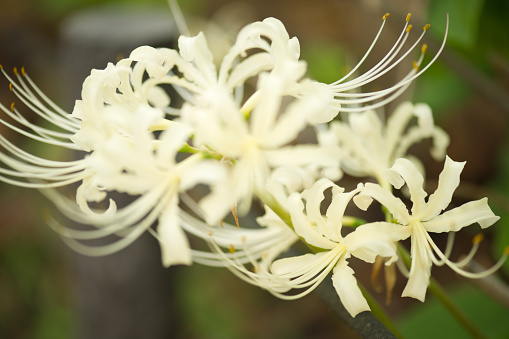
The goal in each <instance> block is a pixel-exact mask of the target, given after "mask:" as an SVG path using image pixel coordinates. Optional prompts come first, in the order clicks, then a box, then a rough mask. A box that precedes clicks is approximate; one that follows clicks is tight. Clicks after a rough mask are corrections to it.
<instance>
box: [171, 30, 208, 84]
mask: <svg viewBox="0 0 509 339" xmlns="http://www.w3.org/2000/svg"><path fill="white" fill-rule="evenodd" d="M178 45H179V50H180V55H182V58H183V59H184V60H186V61H190V62H193V63H194V64H195V65H196V68H198V70H199V71H200V73H201V75H202V76H203V77H204V78H205V79H206V80H207V83H208V84H209V85H212V84H213V83H215V81H216V79H217V77H216V67H215V65H214V62H213V56H212V53H211V52H210V50H209V47H208V45H207V39H206V38H205V35H203V32H200V33H199V34H198V35H197V36H195V37H186V36H183V35H181V36H180V37H179V40H178Z"/></svg>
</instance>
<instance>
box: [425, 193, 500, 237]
mask: <svg viewBox="0 0 509 339" xmlns="http://www.w3.org/2000/svg"><path fill="white" fill-rule="evenodd" d="M498 219H500V217H498V216H496V215H495V213H493V211H492V210H491V208H490V207H489V206H488V198H483V199H480V200H476V201H470V202H467V203H465V204H463V205H461V206H459V207H456V208H454V209H452V210H450V211H447V212H444V213H442V214H441V215H439V216H436V217H435V218H433V219H431V220H429V221H425V222H423V223H422V224H423V225H424V227H425V228H426V230H427V231H428V232H435V233H440V232H457V231H459V230H460V229H462V228H463V227H465V226H468V225H471V224H473V223H476V222H477V223H479V225H481V227H482V228H486V227H489V226H491V225H493V224H494V223H495V222H497V220H498Z"/></svg>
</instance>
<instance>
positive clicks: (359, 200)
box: [353, 194, 373, 211]
mask: <svg viewBox="0 0 509 339" xmlns="http://www.w3.org/2000/svg"><path fill="white" fill-rule="evenodd" d="M353 201H354V203H355V205H357V207H358V208H360V209H361V210H363V211H366V210H367V209H368V207H369V206H371V203H372V202H373V198H372V197H370V196H368V195H362V194H359V195H356V196H355V197H353Z"/></svg>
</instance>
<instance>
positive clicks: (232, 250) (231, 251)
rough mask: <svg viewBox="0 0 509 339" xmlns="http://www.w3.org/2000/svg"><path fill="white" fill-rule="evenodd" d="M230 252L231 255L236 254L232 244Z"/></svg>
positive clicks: (229, 247) (229, 248)
mask: <svg viewBox="0 0 509 339" xmlns="http://www.w3.org/2000/svg"><path fill="white" fill-rule="evenodd" d="M228 251H230V253H231V254H233V253H235V247H233V245H231V244H230V246H228Z"/></svg>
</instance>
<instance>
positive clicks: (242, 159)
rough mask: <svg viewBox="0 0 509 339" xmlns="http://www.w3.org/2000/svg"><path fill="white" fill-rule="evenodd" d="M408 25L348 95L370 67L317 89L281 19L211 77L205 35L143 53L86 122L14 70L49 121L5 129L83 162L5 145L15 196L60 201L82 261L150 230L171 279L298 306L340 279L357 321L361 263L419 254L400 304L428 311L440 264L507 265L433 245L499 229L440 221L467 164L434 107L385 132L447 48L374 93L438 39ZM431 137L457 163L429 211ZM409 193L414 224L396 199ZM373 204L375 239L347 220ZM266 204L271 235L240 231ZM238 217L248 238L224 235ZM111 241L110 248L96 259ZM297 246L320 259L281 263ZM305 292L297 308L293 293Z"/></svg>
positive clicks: (3, 170)
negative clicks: (241, 284) (405, 243)
mask: <svg viewBox="0 0 509 339" xmlns="http://www.w3.org/2000/svg"><path fill="white" fill-rule="evenodd" d="M387 16H388V15H385V16H384V17H383V21H382V26H381V28H380V32H379V33H378V35H377V38H375V41H374V42H373V45H372V46H371V47H370V49H369V50H368V53H366V56H367V54H369V52H370V51H371V49H372V48H373V46H374V45H375V42H376V40H377V39H378V36H379V35H380V33H381V31H382V29H383V27H384V25H385V22H386V19H387ZM409 19H410V16H408V17H407V20H406V23H405V26H404V28H403V30H402V33H401V36H400V37H399V38H398V39H397V41H396V42H395V44H394V46H393V47H392V48H391V50H390V52H389V53H388V54H387V55H386V56H385V57H384V58H383V59H382V60H380V62H378V63H377V64H376V65H375V66H373V67H372V68H371V69H369V70H368V71H366V72H365V73H363V74H361V75H359V76H357V77H355V78H353V79H350V78H351V77H352V76H353V75H354V74H356V72H357V70H358V69H359V67H360V65H361V63H362V62H363V61H364V60H365V59H366V56H365V57H364V58H362V60H361V62H360V63H359V64H358V65H357V66H356V67H355V68H354V69H353V70H352V72H351V73H350V74H348V75H347V76H345V77H344V78H342V79H340V80H338V81H336V82H334V83H332V84H324V83H320V82H318V81H314V80H312V79H309V78H307V77H306V63H305V62H304V61H302V60H300V59H299V54H300V47H299V41H298V40H297V38H295V37H293V38H290V36H289V34H288V33H287V31H286V29H285V27H284V25H283V24H282V23H281V22H280V21H279V20H277V19H274V18H268V19H265V20H263V21H262V22H255V23H252V24H249V25H247V26H246V27H244V28H243V29H242V30H241V31H240V32H239V33H238V36H237V39H236V41H235V43H234V44H233V46H232V47H231V48H230V50H229V51H228V53H227V54H226V55H224V57H223V58H222V62H221V64H220V65H215V64H214V62H213V56H212V53H211V51H210V50H209V47H208V45H207V40H206V37H205V35H204V34H203V33H200V34H198V35H196V36H193V37H188V36H181V37H180V38H179V40H178V50H175V49H168V48H152V47H149V46H142V47H139V48H137V49H135V50H134V51H132V53H131V54H130V56H129V57H128V58H126V59H123V60H120V61H119V62H117V63H116V64H108V65H107V67H106V68H105V69H103V70H93V71H92V73H91V74H90V76H89V77H88V78H87V79H86V80H85V82H84V84H83V90H82V96H81V99H80V100H78V101H76V105H75V107H74V110H73V111H72V114H68V113H67V112H65V111H63V110H61V109H60V108H58V107H57V106H56V105H55V104H54V103H53V102H52V101H51V100H49V99H48V98H47V97H46V96H45V95H44V94H43V93H42V92H41V91H40V90H39V89H38V87H37V86H36V85H35V84H34V83H33V82H32V80H31V79H30V77H28V75H27V74H26V73H25V71H24V69H22V70H21V72H17V71H16V70H15V72H14V73H15V77H11V76H9V74H8V73H7V72H5V71H4V70H3V69H2V72H3V73H4V75H5V76H6V77H7V78H8V80H9V81H10V82H11V90H12V91H13V92H14V93H15V95H16V96H17V97H18V98H19V100H21V101H22V102H23V103H24V104H26V105H27V106H28V108H29V109H30V110H32V111H33V112H35V113H36V114H38V115H39V116H40V118H41V119H43V120H45V121H46V123H45V124H44V126H39V125H35V124H33V123H32V122H30V121H29V120H28V119H26V118H25V117H24V116H23V115H22V114H21V113H20V112H19V111H18V109H17V108H16V107H15V106H14V105H12V106H11V107H10V108H9V107H5V106H3V105H0V109H2V111H3V112H4V113H5V114H6V115H8V116H9V117H10V119H11V120H13V121H14V122H9V121H8V120H5V119H0V122H1V123H2V124H4V125H6V126H8V127H9V128H11V129H12V130H14V131H16V132H18V133H21V134H23V135H24V136H26V137H28V138H31V139H34V140H36V141H38V142H41V143H44V144H48V145H53V146H56V147H62V148H66V149H69V150H73V151H77V153H79V154H80V155H81V157H79V159H78V160H73V161H56V160H49V159H45V158H42V157H39V156H37V155H34V154H31V153H29V152H27V151H25V150H23V149H21V148H20V147H18V146H16V145H15V144H13V143H12V142H10V141H9V140H8V139H6V138H5V137H3V136H0V146H1V147H2V148H3V152H2V153H0V162H1V163H2V166H3V167H0V180H1V181H4V182H6V183H9V184H13V185H18V186H23V187H30V188H36V189H40V190H41V191H42V192H43V193H44V194H45V195H46V196H48V197H49V198H50V199H51V200H52V201H53V202H54V203H55V205H56V206H57V207H58V208H59V210H60V211H61V212H62V213H63V214H64V215H66V216H67V217H68V218H70V219H72V220H73V221H74V223H73V224H74V225H75V226H77V227H73V226H69V227H66V226H64V225H63V224H62V223H61V222H59V221H57V219H55V218H53V217H52V216H47V222H48V223H49V224H50V225H51V226H52V227H53V228H54V229H55V231H56V232H58V233H59V234H60V235H61V236H62V238H63V239H64V240H65V241H66V242H67V243H68V244H69V245H70V246H71V247H72V248H74V249H75V250H77V251H79V252H81V253H84V254H87V255H96V256H97V255H106V254H109V253H113V252H115V251H119V250H121V249H122V248H124V247H126V246H128V245H129V244H131V243H132V242H133V241H135V240H136V239H137V238H138V237H139V236H140V235H141V234H142V233H144V232H145V231H148V232H150V233H151V234H153V235H154V237H156V238H157V239H158V241H159V243H160V247H161V258H162V263H163V265H164V266H171V265H177V264H185V265H191V264H192V263H193V262H196V263H201V264H206V265H212V266H224V267H227V268H229V269H230V270H231V271H232V272H234V273H235V274H236V275H238V276H239V277H241V278H242V279H244V280H246V281H248V282H250V283H252V284H255V285H258V286H260V287H262V288H265V289H267V290H269V291H270V292H271V293H273V294H274V295H277V296H279V297H281V298H290V299H292V298H298V297H300V296H303V295H305V294H307V293H309V292H311V291H312V290H313V289H314V288H315V287H316V286H317V285H318V284H320V283H321V282H322V280H323V279H324V278H325V277H326V276H327V275H329V274H330V273H332V283H333V285H334V287H335V289H336V291H337V293H338V295H339V297H340V299H341V301H342V302H343V304H344V305H345V307H346V309H347V310H348V311H349V312H350V314H351V315H352V316H355V315H356V314H358V313H359V312H362V311H366V310H369V306H368V303H367V302H366V300H365V299H364V296H363V294H362V292H361V289H360V288H359V286H358V285H357V281H356V279H355V277H354V271H353V269H352V268H350V267H349V266H348V260H349V258H350V257H352V256H354V257H356V258H358V259H361V260H363V261H365V262H368V263H374V262H375V261H376V260H378V259H379V258H382V259H383V260H384V262H385V264H386V265H393V264H395V263H400V262H401V258H400V256H398V253H399V252H398V242H399V241H401V240H404V239H407V238H410V239H411V250H410V251H411V264H410V267H409V269H405V268H404V267H403V266H404V265H400V266H402V270H403V271H404V273H405V274H406V275H407V276H408V283H407V285H406V288H405V290H404V292H403V296H410V297H414V298H417V299H420V300H424V296H425V293H426V288H427V285H428V281H429V277H430V271H431V265H432V264H435V265H442V264H447V265H449V266H450V267H451V268H453V269H454V270H455V271H457V272H459V273H461V274H463V275H465V276H469V277H476V276H484V275H486V274H489V273H491V272H492V271H493V270H495V269H496V268H497V267H498V266H499V265H500V264H498V265H495V266H494V267H493V268H492V269H490V270H488V271H486V272H483V273H479V274H473V273H469V272H467V271H465V270H464V269H463V268H462V267H463V266H464V265H465V263H466V262H468V260H470V258H471V257H472V256H473V255H474V253H475V250H476V249H477V246H478V245H477V244H476V245H474V247H473V250H472V252H471V253H470V255H469V256H468V257H467V259H466V260H463V261H462V262H459V263H454V262H452V261H451V260H450V259H449V255H450V249H447V250H446V251H445V253H443V252H442V251H441V250H440V249H439V248H438V247H437V246H436V245H435V243H434V241H433V239H432V238H431V237H430V235H429V234H430V232H431V233H432V232H456V231H458V230H459V229H461V228H463V227H465V226H467V225H470V224H472V223H479V224H480V225H481V227H482V228H485V227H488V226H490V225H492V224H493V223H494V222H495V221H496V220H497V219H498V217H497V216H495V215H494V214H493V212H492V211H491V210H490V208H489V207H488V205H487V201H486V199H481V200H478V201H473V202H469V203H466V204H464V205H462V206H460V207H456V208H453V209H451V210H448V211H446V212H443V211H444V210H445V209H446V208H447V207H448V205H449V204H450V203H451V200H452V195H453V193H454V190H455V189H456V187H457V186H458V184H459V175H460V173H461V170H462V169H463V166H464V163H460V162H455V161H453V160H451V159H450V158H448V157H446V155H445V153H446V152H445V150H446V147H447V145H448V142H449V140H448V137H447V135H446V134H445V132H444V131H443V130H441V129H440V128H439V127H436V126H435V125H434V122H433V118H432V114H431V110H430V108H429V107H428V106H427V105H425V104H412V103H410V102H405V103H403V104H401V105H400V106H399V107H398V108H397V109H396V110H395V112H394V113H393V114H392V115H391V116H390V117H389V118H388V119H387V121H386V122H385V121H384V120H385V119H382V118H381V116H380V115H378V114H377V113H376V112H375V110H374V109H376V108H379V107H381V106H383V105H385V104H386V103H388V102H390V101H392V100H393V99H394V98H395V97H397V96H398V95H399V94H400V93H401V92H402V91H403V90H405V89H406V88H407V87H408V86H409V85H410V83H411V81H412V80H414V79H415V78H416V77H418V76H419V75H420V74H421V73H422V72H423V71H424V70H425V69H426V68H427V67H429V66H430V65H431V63H432V62H433V61H434V60H435V59H436V58H437V57H438V54H439V53H440V51H441V49H442V48H443V44H442V47H441V49H440V50H439V51H438V53H437V54H436V56H435V57H434V58H433V60H432V61H431V62H430V63H428V64H427V65H426V66H425V67H423V68H422V69H420V66H421V63H422V60H423V55H424V53H425V51H426V47H425V45H424V46H423V47H422V48H421V50H420V55H419V57H418V59H417V61H415V62H414V67H413V68H412V69H410V70H409V73H408V74H407V75H406V76H405V77H404V78H403V79H401V80H400V81H399V82H397V83H396V84H394V85H392V86H391V87H389V88H386V89H383V90H379V91H376V92H362V91H361V88H362V87H363V86H365V85H366V84H368V83H370V82H371V81H373V80H375V79H377V78H379V77H380V76H383V75H384V74H385V73H387V72H388V71H390V70H391V69H392V68H394V67H395V66H396V65H398V64H399V63H400V62H401V61H402V60H403V58H405V57H407V56H408V55H409V54H410V53H412V51H413V50H415V49H416V46H418V45H419V43H420V41H421V39H422V37H423V36H424V34H425V32H426V30H427V28H428V25H427V26H425V27H424V29H423V31H422V34H421V35H420V37H418V38H417V39H416V41H415V42H414V43H413V44H411V46H410V47H408V48H407V47H406V42H407V40H408V38H409V36H410V31H411V25H410V24H409ZM444 43H445V38H444ZM419 69H420V70H419ZM168 88H171V89H172V93H174V94H172V95H170V94H169V92H168V91H167V89H168ZM340 113H344V114H341V116H342V117H343V119H340V118H339V116H340ZM304 131H306V132H307V133H314V134H315V137H316V138H315V139H316V140H317V142H314V143H302V142H301V139H300V136H301V134H302V133H303V132H304ZM426 138H428V139H431V140H432V141H433V147H432V149H431V154H432V156H433V157H434V158H435V159H437V160H443V159H444V158H445V167H444V170H443V172H442V174H441V176H440V181H439V185H438V188H437V190H436V191H435V193H434V194H432V195H431V196H430V197H429V198H428V199H427V201H426V199H425V198H426V193H425V191H424V189H423V184H424V177H423V175H422V174H421V172H420V168H422V166H420V165H419V164H418V161H417V160H416V159H415V158H413V157H411V156H409V155H407V150H408V149H409V147H410V146H411V145H413V144H414V143H416V142H419V141H421V140H423V139H426ZM344 173H346V174H349V175H351V176H355V177H359V178H362V180H363V181H362V182H361V183H359V184H358V186H357V187H356V188H355V189H353V190H351V191H346V190H345V189H344V188H342V187H340V186H338V184H337V183H338V182H339V180H340V179H341V178H342V176H343V174H344ZM369 178H372V179H375V180H376V181H377V183H372V182H369ZM405 184H406V186H407V187H408V190H409V192H410V200H411V202H412V204H413V206H412V208H411V211H410V212H409V211H408V210H407V208H406V206H405V204H404V203H403V201H402V200H401V199H400V198H398V197H396V196H395V195H393V189H400V188H401V187H402V186H403V185H405ZM70 189H74V190H75V195H74V197H73V198H69V194H68V193H69V190H70ZM373 200H376V201H378V202H379V203H380V204H381V205H383V206H384V207H385V210H386V215H387V218H386V220H384V221H378V222H369V223H367V222H362V221H360V220H359V219H355V218H352V217H349V216H348V215H346V209H347V207H348V206H349V205H357V206H358V207H359V208H360V209H362V210H365V209H367V208H368V206H369V205H370V204H371V203H372V201H373ZM352 202H353V204H351V203H352ZM253 204H256V205H258V204H260V205H262V206H263V207H264V208H265V214H264V215H263V216H260V217H258V218H257V223H258V225H259V227H258V228H252V227H243V225H242V219H240V221H239V215H240V216H242V215H245V214H246V213H248V212H249V211H250V210H251V209H252V208H253V207H254V205H253ZM350 207H352V206H350ZM353 207H355V206H353ZM442 212H443V213H442ZM230 213H231V214H232V215H233V219H232V220H234V221H235V222H233V221H232V222H231V223H227V222H223V219H226V218H228V217H229V215H230ZM83 225H91V226H93V227H92V228H91V229H84V228H83V227H82V226H83ZM452 234H453V233H452ZM190 237H192V238H193V239H195V240H200V239H201V240H202V241H203V242H204V243H205V244H207V245H208V246H207V247H205V248H208V250H204V246H201V245H203V244H199V245H197V246H196V247H195V246H194V243H195V242H194V241H193V242H190ZM98 239H103V240H104V241H103V242H99V245H98V242H97V240H98ZM298 241H302V242H304V243H305V244H306V245H307V246H308V247H309V249H310V253H308V254H304V255H297V256H290V257H284V256H283V254H284V253H285V251H287V250H288V249H289V248H290V246H292V245H293V244H294V243H296V242H298ZM191 243H193V246H191ZM501 262H502V261H501ZM294 289H296V290H299V291H300V292H298V293H296V294H291V293H288V292H290V291H291V290H294Z"/></svg>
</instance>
